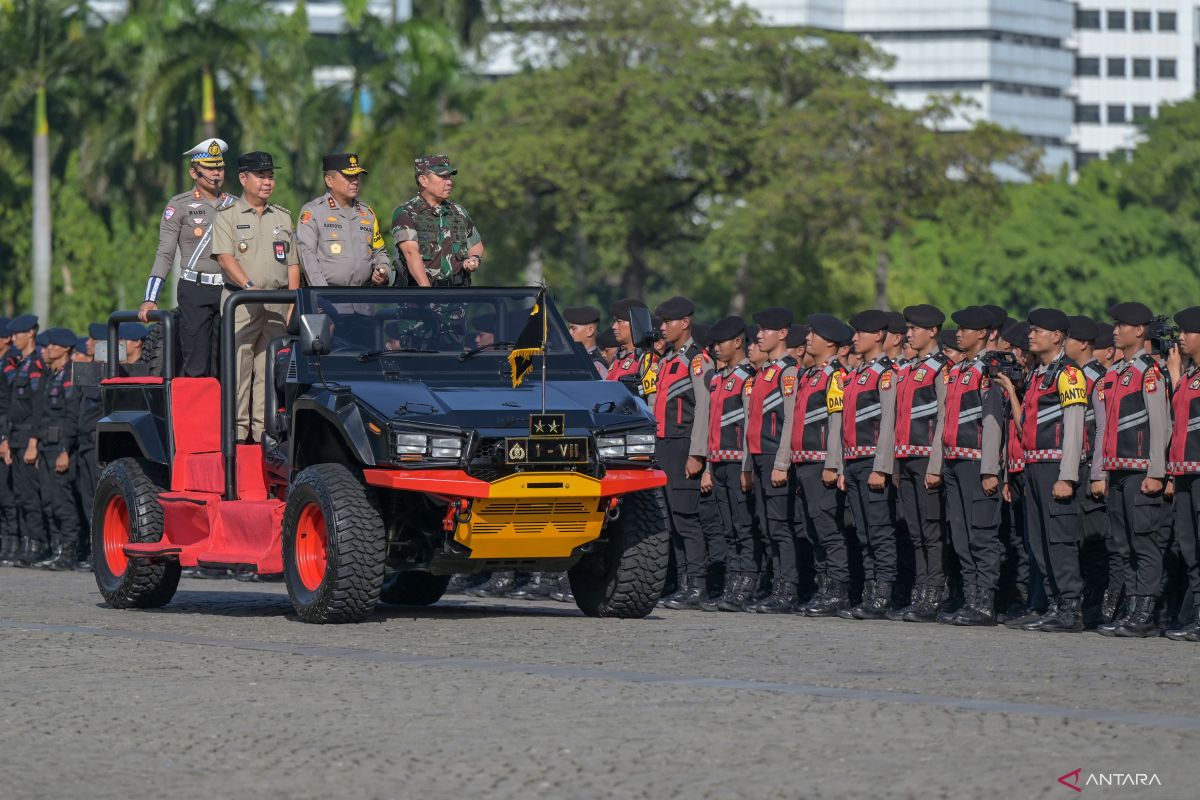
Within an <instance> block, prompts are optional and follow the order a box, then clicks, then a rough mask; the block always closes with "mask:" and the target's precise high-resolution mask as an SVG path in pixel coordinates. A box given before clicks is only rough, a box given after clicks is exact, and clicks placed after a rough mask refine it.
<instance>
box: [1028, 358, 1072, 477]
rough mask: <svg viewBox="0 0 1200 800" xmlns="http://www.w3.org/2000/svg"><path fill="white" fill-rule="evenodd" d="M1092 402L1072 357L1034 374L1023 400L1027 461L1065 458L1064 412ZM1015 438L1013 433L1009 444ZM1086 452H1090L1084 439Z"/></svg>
mask: <svg viewBox="0 0 1200 800" xmlns="http://www.w3.org/2000/svg"><path fill="white" fill-rule="evenodd" d="M1087 402H1088V393H1087V381H1086V380H1085V379H1084V377H1083V371H1082V370H1081V369H1079V367H1077V366H1076V365H1075V362H1073V361H1070V360H1069V359H1065V358H1064V359H1062V360H1060V361H1056V362H1054V363H1053V364H1051V365H1050V366H1049V367H1048V368H1047V369H1046V370H1045V371H1039V370H1035V371H1034V372H1033V374H1032V375H1031V376H1030V380H1029V385H1028V386H1027V387H1026V389H1025V397H1024V399H1023V400H1022V401H1021V416H1022V424H1021V438H1020V443H1021V447H1022V449H1023V451H1024V457H1025V463H1026V464H1037V463H1041V462H1043V461H1062V459H1063V449H1062V447H1063V412H1064V410H1065V409H1067V408H1068V407H1070V406H1072V405H1085V404H1086V403H1087ZM1012 445H1013V440H1012V438H1011V436H1010V438H1009V446H1010V447H1012ZM1082 452H1083V454H1084V455H1085V456H1086V454H1087V442H1086V441H1085V442H1084V447H1083V451H1082Z"/></svg>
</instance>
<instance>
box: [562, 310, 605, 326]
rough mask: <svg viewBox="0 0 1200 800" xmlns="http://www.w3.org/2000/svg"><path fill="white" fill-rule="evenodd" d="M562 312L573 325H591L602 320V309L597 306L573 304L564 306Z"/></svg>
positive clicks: (564, 317)
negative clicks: (567, 306)
mask: <svg viewBox="0 0 1200 800" xmlns="http://www.w3.org/2000/svg"><path fill="white" fill-rule="evenodd" d="M562 314H563V319H565V320H566V321H567V322H569V323H571V324H572V325H591V324H592V323H593V322H599V321H600V309H598V308H596V307H595V306H572V307H570V308H564V309H563V312H562Z"/></svg>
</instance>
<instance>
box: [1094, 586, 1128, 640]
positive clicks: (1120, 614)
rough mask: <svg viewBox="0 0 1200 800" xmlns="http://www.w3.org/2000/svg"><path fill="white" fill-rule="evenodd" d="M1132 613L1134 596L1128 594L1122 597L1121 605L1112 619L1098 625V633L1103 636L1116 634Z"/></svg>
mask: <svg viewBox="0 0 1200 800" xmlns="http://www.w3.org/2000/svg"><path fill="white" fill-rule="evenodd" d="M1131 613H1133V598H1132V597H1130V596H1129V595H1126V596H1125V597H1123V598H1122V599H1121V605H1120V607H1119V608H1118V609H1117V610H1116V611H1115V612H1114V613H1113V618H1112V621H1111V622H1105V623H1103V624H1100V625H1097V626H1096V633H1098V634H1100V635H1101V636H1115V635H1116V633H1117V628H1119V627H1120V625H1121V623H1122V622H1124V621H1125V619H1126V617H1128V616H1129V615H1130V614H1131Z"/></svg>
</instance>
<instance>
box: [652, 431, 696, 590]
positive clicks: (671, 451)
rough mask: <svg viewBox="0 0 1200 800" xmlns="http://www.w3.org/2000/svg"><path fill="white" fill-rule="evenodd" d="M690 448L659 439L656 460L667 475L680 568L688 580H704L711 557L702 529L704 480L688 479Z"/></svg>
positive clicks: (680, 442) (673, 544) (674, 546)
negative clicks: (708, 553)
mask: <svg viewBox="0 0 1200 800" xmlns="http://www.w3.org/2000/svg"><path fill="white" fill-rule="evenodd" d="M689 444H690V442H689V441H688V440H687V439H658V440H656V442H655V445H654V458H655V460H656V461H657V462H658V466H659V467H660V468H661V469H662V470H663V471H664V472H666V473H667V512H668V515H669V517H670V520H671V548H672V549H673V550H674V551H675V564H676V568H677V569H678V571H679V574H681V575H684V576H685V577H688V578H703V577H704V575H705V572H706V570H707V568H708V560H707V558H708V557H707V552H706V548H705V546H704V530H703V529H702V528H701V527H700V476H699V475H697V476H696V477H695V478H688V477H686V475H687V472H686V469H687V460H688V446H689Z"/></svg>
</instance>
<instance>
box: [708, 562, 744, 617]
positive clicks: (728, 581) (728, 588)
mask: <svg viewBox="0 0 1200 800" xmlns="http://www.w3.org/2000/svg"><path fill="white" fill-rule="evenodd" d="M738 577H739V576H738V575H737V574H736V573H733V572H726V573H725V586H724V587H723V588H722V589H721V593H720V594H719V595H717V596H716V597H705V598H704V599H702V600H701V601H700V610H701V611H720V610H721V608H720V602H721V601H722V600H726V599H728V598H729V596H730V594H731V593H732V592H733V586H734V584H735V583H737V580H738Z"/></svg>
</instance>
